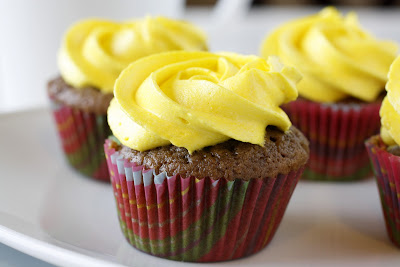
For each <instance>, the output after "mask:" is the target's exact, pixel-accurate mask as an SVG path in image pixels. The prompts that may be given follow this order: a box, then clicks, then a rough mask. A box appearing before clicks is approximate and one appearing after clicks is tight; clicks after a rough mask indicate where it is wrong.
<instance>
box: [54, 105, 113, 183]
mask: <svg viewBox="0 0 400 267" xmlns="http://www.w3.org/2000/svg"><path fill="white" fill-rule="evenodd" d="M51 104H52V110H53V117H54V120H55V122H56V124H57V130H58V134H59V137H60V141H61V144H62V148H63V150H64V154H65V156H66V158H67V160H68V162H69V164H70V165H71V166H72V167H73V168H74V169H75V170H77V171H78V172H80V173H81V174H83V175H85V176H88V177H91V178H94V179H96V180H100V181H105V182H108V181H109V180H110V176H109V173H108V168H107V161H106V159H105V156H104V140H105V139H106V138H107V137H108V136H109V135H110V134H111V130H110V128H109V126H108V123H107V116H106V115H96V114H94V113H89V112H84V111H82V110H79V109H75V108H71V107H69V106H66V105H62V104H59V103H56V102H55V101H54V100H52V103H51Z"/></svg>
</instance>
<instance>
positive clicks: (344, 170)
mask: <svg viewBox="0 0 400 267" xmlns="http://www.w3.org/2000/svg"><path fill="white" fill-rule="evenodd" d="M282 108H283V109H284V110H285V112H286V113H287V115H288V116H289V118H290V120H291V121H292V123H293V125H295V126H296V127H297V128H298V129H299V130H300V131H301V132H302V133H303V134H304V135H305V136H306V137H307V139H308V140H309V141H310V160H309V162H308V165H307V168H306V170H305V171H304V174H303V178H304V179H309V180H320V181H352V180H358V179H362V178H365V177H367V176H369V175H371V174H372V171H371V168H370V164H369V160H368V155H367V152H366V151H365V147H364V141H365V140H366V139H367V138H368V137H370V136H372V135H374V134H376V133H378V132H379V128H380V118H379V108H380V102H379V103H378V102H376V103H370V104H369V103H365V104H364V103H363V104H347V103H338V104H324V103H316V102H312V101H308V100H304V99H299V100H297V101H294V102H290V103H288V104H286V105H284V106H283V107H282Z"/></svg>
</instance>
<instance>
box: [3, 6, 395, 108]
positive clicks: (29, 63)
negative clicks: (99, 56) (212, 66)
mask: <svg viewBox="0 0 400 267" xmlns="http://www.w3.org/2000/svg"><path fill="white" fill-rule="evenodd" d="M326 5H334V6H337V7H338V8H339V9H340V10H341V11H342V12H348V11H351V10H354V11H356V12H357V14H358V15H359V19H360V21H361V24H362V25H363V26H364V28H366V29H368V30H369V31H370V32H372V33H373V34H375V35H376V36H378V37H379V38H385V39H392V40H397V41H399V38H400V37H399V36H400V29H398V28H399V27H398V26H397V25H400V15H399V14H400V13H399V11H400V0H331V1H330V0H146V1H143V0H113V1H109V0H57V1H55V0H35V1H31V0H13V1H9V0H0V33H1V34H0V112H13V111H16V110H21V109H29V108H34V107H43V106H46V105H47V96H46V90H45V87H46V83H47V81H48V80H49V79H50V78H52V77H54V76H55V75H57V74H58V70H57V63H56V58H57V51H58V48H59V46H60V43H61V40H62V36H63V34H64V32H65V30H66V29H67V28H68V27H69V26H70V25H71V24H72V23H73V22H75V21H77V20H79V19H82V18H87V17H102V18H109V19H115V20H125V19H131V18H135V17H136V18H138V17H143V16H145V15H146V14H151V15H160V14H161V15H165V16H168V17H174V18H182V19H185V20H189V21H191V22H193V23H195V24H197V25H198V26H200V27H201V28H203V29H204V30H205V31H206V32H207V34H208V36H209V44H210V45H209V47H210V50H212V51H221V50H224V51H233V52H240V53H244V54H258V53H259V45H260V43H261V41H262V39H263V38H264V36H265V35H266V34H268V32H270V31H271V30H272V29H273V28H274V27H276V26H278V25H279V24H281V23H283V22H284V21H287V20H289V19H294V18H296V17H300V16H305V15H309V14H312V13H315V12H318V11H319V10H320V9H321V8H322V7H324V6H326Z"/></svg>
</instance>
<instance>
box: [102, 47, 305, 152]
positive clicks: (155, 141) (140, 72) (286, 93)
mask: <svg viewBox="0 0 400 267" xmlns="http://www.w3.org/2000/svg"><path fill="white" fill-rule="evenodd" d="M300 79H301V75H300V73H299V72H298V71H297V70H296V69H295V68H293V67H285V66H283V65H282V64H281V63H280V61H279V59H278V58H277V57H269V58H268V60H267V61H266V60H265V59H262V58H259V57H256V56H241V55H237V54H231V53H221V54H213V53H208V52H188V51H176V52H166V53H161V54H156V55H152V56H148V57H145V58H142V59H140V60H138V61H136V62H134V63H132V64H131V65H129V67H127V68H126V69H125V70H124V71H122V73H121V75H120V76H119V78H118V79H117V81H116V83H115V87H114V96H115V97H114V99H113V100H112V101H111V104H110V107H109V109H108V123H109V125H110V128H111V130H112V132H113V134H114V135H115V136H116V137H117V138H118V140H120V141H121V143H122V144H124V145H126V146H128V147H130V148H133V149H136V150H139V151H144V150H148V149H152V148H155V147H158V146H164V145H168V144H173V145H175V146H178V147H185V148H186V149H187V150H188V151H189V152H190V153H192V152H193V151H195V150H198V149H201V148H203V147H206V146H210V145H215V144H217V143H220V142H224V141H226V140H228V139H230V138H233V139H236V140H239V141H242V142H249V143H253V144H258V145H261V146H262V145H263V144H264V135H265V128H266V127H267V126H268V125H274V126H277V127H278V128H280V129H282V130H283V131H287V130H288V129H289V128H290V126H291V123H290V120H289V118H288V117H287V115H286V114H285V112H284V111H283V110H282V109H281V108H280V107H279V106H280V105H281V104H283V103H286V102H289V101H292V100H294V99H296V98H297V89H296V83H297V82H298V81H299V80H300Z"/></svg>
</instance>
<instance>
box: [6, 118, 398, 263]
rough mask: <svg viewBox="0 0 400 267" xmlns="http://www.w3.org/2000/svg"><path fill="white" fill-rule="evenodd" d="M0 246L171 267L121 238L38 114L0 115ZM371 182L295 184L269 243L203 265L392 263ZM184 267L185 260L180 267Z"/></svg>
mask: <svg viewBox="0 0 400 267" xmlns="http://www.w3.org/2000/svg"><path fill="white" fill-rule="evenodd" d="M0 133H1V138H0V170H1V173H2V174H1V178H0V181H1V182H0V241H1V242H3V243H4V244H6V245H9V246H11V247H14V248H16V249H18V250H20V251H22V252H25V253H27V254H30V255H32V256H35V257H37V258H40V259H42V260H45V261H48V262H51V263H53V264H57V265H65V266H155V265H157V266H160V265H162V266H177V265H182V264H185V263H180V262H174V261H169V260H163V259H159V258H156V257H152V256H149V255H146V254H144V253H141V252H139V251H137V250H135V249H134V248H132V247H130V245H129V244H128V243H127V242H126V241H125V239H124V237H123V235H122V234H121V232H120V229H119V225H118V221H117V214H116V209H115V204H114V199H113V194H112V189H111V187H110V186H109V185H108V184H104V183H99V182H95V181H91V180H89V179H87V178H84V177H81V176H80V175H79V174H77V173H75V172H74V171H72V170H70V169H69V168H68V167H67V165H66V162H65V160H64V158H63V156H62V154H61V151H60V146H59V143H58V140H57V136H56V132H55V127H54V124H53V121H52V118H51V116H50V113H49V112H48V111H46V110H30V111H26V112H20V113H10V114H5V115H1V116H0ZM399 262H400V250H399V249H397V248H396V247H394V246H393V245H392V244H391V243H390V241H389V240H388V237H387V235H386V232H385V226H384V221H383V217H382V212H381V208H380V204H379V198H378V192H377V188H376V185H375V181H374V180H373V179H369V180H366V181H363V182H355V183H337V184H335V183H312V182H303V181H302V182H300V183H299V185H298V186H297V188H296V190H295V192H294V194H293V197H292V199H291V201H290V204H289V207H288V209H287V212H286V214H285V216H284V218H283V220H282V223H281V226H280V228H279V229H278V231H277V233H276V235H275V237H274V239H273V240H272V242H271V243H270V245H269V246H268V247H267V248H266V249H264V250H262V251H261V252H260V253H258V254H256V255H253V256H251V257H248V258H245V259H241V260H235V261H231V262H225V263H219V264H210V265H230V266H232V265H242V264H245V265H247V266H250V265H252V266H256V265H259V266H267V265H270V266H283V265H292V264H297V265H308V266H309V265H315V266H321V265H324V266H331V265H341V264H346V265H349V264H352V265H359V266H378V265H379V266H382V264H384V265H397V266H398V264H399ZM186 265H187V263H186Z"/></svg>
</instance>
